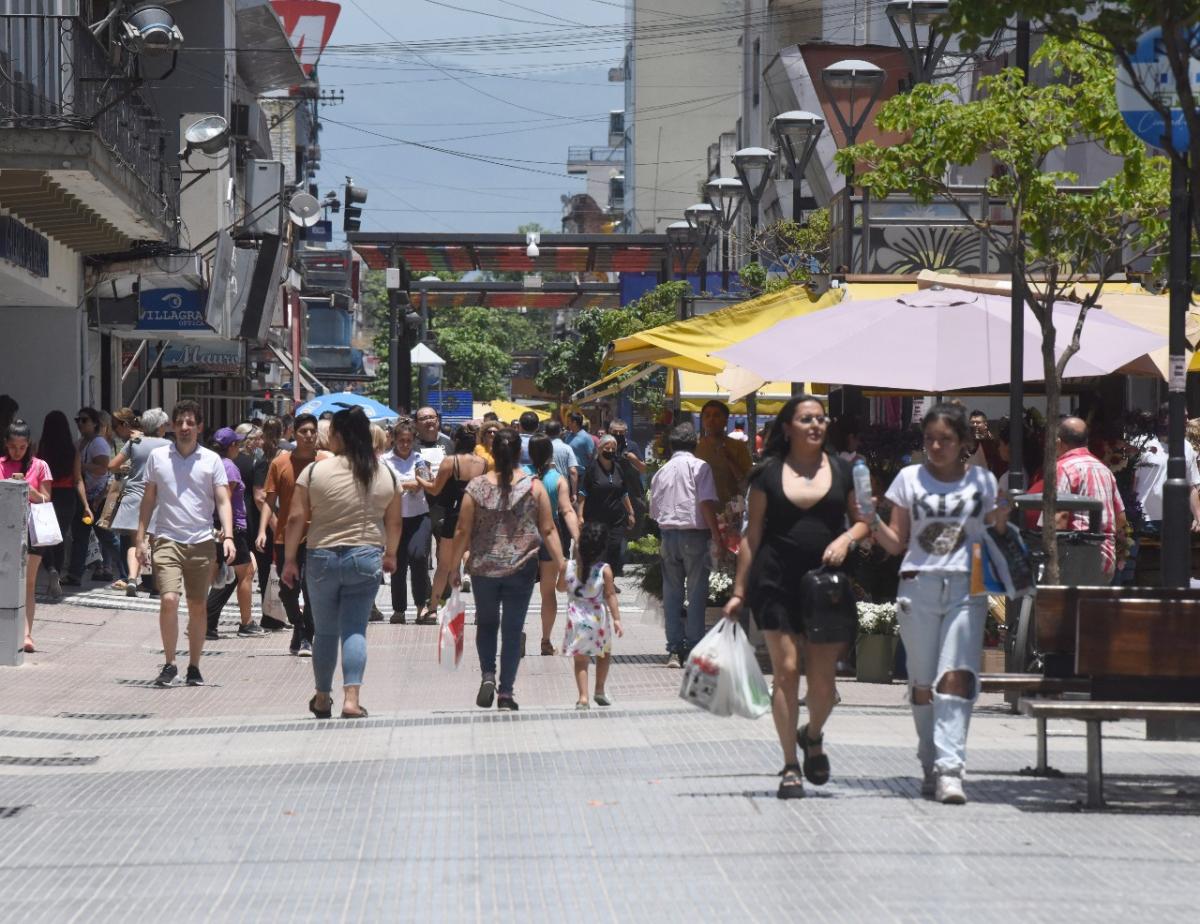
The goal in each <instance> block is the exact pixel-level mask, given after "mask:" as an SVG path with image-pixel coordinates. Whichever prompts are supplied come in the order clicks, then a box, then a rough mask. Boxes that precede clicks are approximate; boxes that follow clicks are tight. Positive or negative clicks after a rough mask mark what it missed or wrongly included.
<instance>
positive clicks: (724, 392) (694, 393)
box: [667, 370, 792, 414]
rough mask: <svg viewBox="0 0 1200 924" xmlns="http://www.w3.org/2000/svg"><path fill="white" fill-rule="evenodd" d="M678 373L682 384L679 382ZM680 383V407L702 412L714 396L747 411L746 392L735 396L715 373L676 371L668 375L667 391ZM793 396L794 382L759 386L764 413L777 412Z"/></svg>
mask: <svg viewBox="0 0 1200 924" xmlns="http://www.w3.org/2000/svg"><path fill="white" fill-rule="evenodd" d="M676 377H678V386H676ZM677 387H678V391H679V407H680V409H681V410H684V411H690V412H695V413H699V412H700V409H701V408H702V407H704V402H706V401H711V400H713V399H714V398H715V399H716V400H718V401H724V402H725V403H726V404H727V405H729V410H730V411H731V412H732V413H734V414H745V413H746V401H745V399H744V397H743V396H742V395H737V396H736V397H734V396H732V395H731V393H730V391H729V389H727V388H722V387H721V384H720V382H719V381H718V380H717V379H716V378H714V377H713V376H711V375H702V374H700V373H699V372H687V371H684V370H679V371H678V372H677V373H676V375H669V376H667V395H668V397H670V396H673V395H674V394H675V392H676V388H677ZM791 397H792V385H791V383H790V382H766V383H764V384H763V385H762V387H761V388H759V389H758V403H757V409H758V411H759V412H760V413H763V414H776V413H778V412H779V409H780V408H781V407H783V406H784V404H786V403H787V401H788V399H789V398H791Z"/></svg>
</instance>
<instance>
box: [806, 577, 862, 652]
mask: <svg viewBox="0 0 1200 924" xmlns="http://www.w3.org/2000/svg"><path fill="white" fill-rule="evenodd" d="M800 598H801V602H802V605H803V609H802V612H803V613H804V632H805V635H806V636H807V638H808V640H809V641H810V642H813V643H815V644H818V645H820V644H830V643H836V642H849V641H852V640H853V639H854V637H855V635H856V634H857V631H858V605H857V603H856V602H855V600H854V591H853V588H851V586H850V578H849V577H847V575H846V574H845V572H843V571H837V570H835V569H833V568H829V567H827V566H825V565H822V566H821V567H820V568H814V569H813V570H812V571H809V572H808V573H806V574H805V575H804V576H803V577H802V578H800Z"/></svg>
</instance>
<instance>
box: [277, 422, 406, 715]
mask: <svg viewBox="0 0 1200 924" xmlns="http://www.w3.org/2000/svg"><path fill="white" fill-rule="evenodd" d="M329 447H330V449H332V450H333V452H334V453H335V455H334V458H332V459H322V460H320V461H317V462H314V463H313V464H312V465H310V466H308V468H306V469H305V470H304V471H303V472H301V473H300V477H299V478H297V479H296V494H295V496H294V497H293V498H292V507H291V511H290V513H289V516H288V522H287V533H286V541H285V544H284V566H283V573H282V574H281V576H280V577H281V580H282V581H283V582H284V583H285V584H287V585H288V586H289V587H292V586H295V584H296V582H297V581H298V580H299V574H300V569H299V567H298V565H297V561H296V557H297V551H298V549H299V547H300V540H301V539H302V538H303V536H304V526H305V523H308V563H307V566H306V569H305V571H306V583H307V591H308V598H309V599H310V600H311V601H312V608H313V622H314V626H315V634H314V638H313V676H314V677H315V679H316V688H317V690H316V694H315V695H314V696H313V698H312V699H311V700H309V703H308V708H309V711H310V712H312V714H313V715H315V716H316V717H317V718H318V719H327V718H329V717H330V715H332V713H333V695H332V691H333V671H334V668H335V667H337V659H338V640H339V638H340V639H341V648H342V687H343V690H344V697H343V701H342V718H343V719H357V718H362V717H365V716H366V714H367V710H366V709H364V708H363V707H362V706H361V705H360V704H359V690H360V688H361V686H362V679H363V670H364V668H365V667H366V664H367V620H368V619H369V618H370V616H371V604H372V603H374V602H375V593H376V591H377V590H378V589H379V582H380V578H381V577H382V575H383V573H385V572H386V573H388V574H390V573H392V572H393V571H395V570H396V553H395V549H396V547H397V545H398V544H399V542H400V528H401V525H402V521H401V512H400V493H399V491H398V490H397V484H396V476H395V473H394V472H392V470H391V468H390V467H389V466H387V465H381V464H380V463H379V460H378V458H377V457H376V455H375V449H374V446H373V445H372V442H371V424H370V421H368V420H367V415H366V414H364V413H363V412H362V409H361V408H357V407H355V408H350V409H349V410H346V411H338V412H337V413H336V414H334V415H333V421H332V424H331V425H330V432H329Z"/></svg>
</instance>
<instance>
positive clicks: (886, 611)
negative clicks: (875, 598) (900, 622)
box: [858, 603, 899, 635]
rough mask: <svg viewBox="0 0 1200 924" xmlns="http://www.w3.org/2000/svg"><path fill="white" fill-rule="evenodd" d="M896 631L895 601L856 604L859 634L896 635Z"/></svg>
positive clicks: (897, 629) (897, 630)
mask: <svg viewBox="0 0 1200 924" xmlns="http://www.w3.org/2000/svg"><path fill="white" fill-rule="evenodd" d="M898 632H899V628H898V626H897V623H896V604H895V603H859V604H858V634H859V635H896V634H897V633H898Z"/></svg>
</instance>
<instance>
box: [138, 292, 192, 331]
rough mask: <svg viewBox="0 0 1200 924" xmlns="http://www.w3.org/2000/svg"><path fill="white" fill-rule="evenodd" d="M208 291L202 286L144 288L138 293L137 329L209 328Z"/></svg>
mask: <svg viewBox="0 0 1200 924" xmlns="http://www.w3.org/2000/svg"><path fill="white" fill-rule="evenodd" d="M207 298H208V293H207V292H206V291H202V290H200V289H143V290H142V291H140V292H139V293H138V321H137V327H136V329H137V330H170V331H207V330H210V328H209V326H208V324H207V323H205V319H204V308H205V302H206V301H207Z"/></svg>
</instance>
